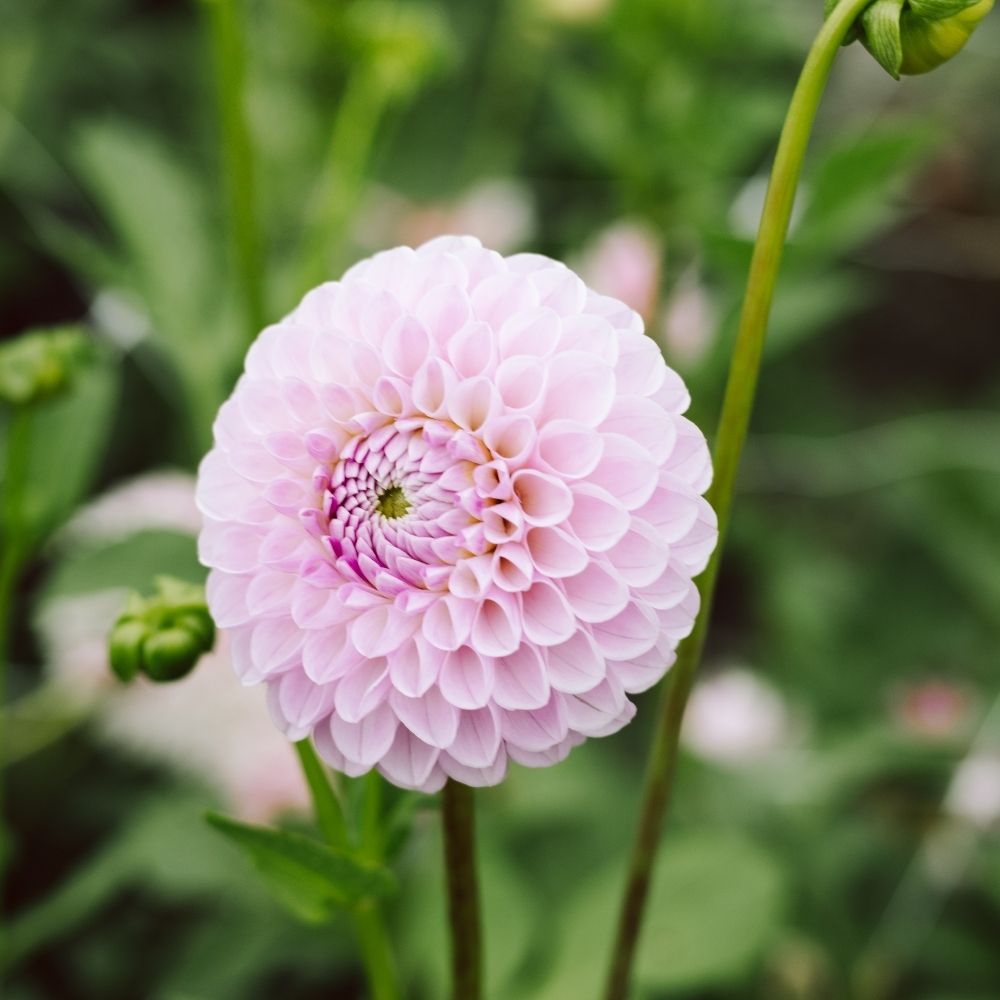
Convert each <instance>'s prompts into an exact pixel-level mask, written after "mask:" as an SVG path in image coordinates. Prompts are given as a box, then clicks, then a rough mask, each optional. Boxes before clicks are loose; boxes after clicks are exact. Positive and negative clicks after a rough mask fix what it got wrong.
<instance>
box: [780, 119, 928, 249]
mask: <svg viewBox="0 0 1000 1000" xmlns="http://www.w3.org/2000/svg"><path fill="white" fill-rule="evenodd" d="M937 138H938V134H937V131H936V129H934V128H933V127H931V126H929V125H928V124H927V123H926V122H914V123H910V124H903V125H898V124H897V125H895V126H894V127H892V128H881V129H877V130H872V131H869V132H867V133H865V134H862V135H860V136H859V135H853V136H852V135H848V136H846V137H842V138H840V139H839V140H838V141H837V143H836V144H835V145H834V146H833V148H832V149H828V150H826V151H825V152H824V153H823V154H822V155H821V157H820V158H819V159H818V161H817V163H816V165H815V166H814V167H813V169H812V171H811V173H810V174H809V175H808V176H807V178H806V180H805V185H804V191H803V194H804V196H805V197H804V199H803V200H804V201H805V210H804V211H803V214H802V219H801V222H800V224H799V226H798V227H797V229H796V231H795V233H794V237H793V238H794V241H795V242H796V243H797V244H800V245H803V246H805V245H808V246H809V247H810V248H812V249H814V250H817V251H819V252H821V253H823V254H824V255H827V256H833V255H835V254H839V253H843V252H845V251H847V250H849V249H850V248H851V247H853V246H856V245H857V244H859V243H861V242H862V241H863V240H865V239H867V238H869V237H870V236H872V235H873V234H875V233H877V232H878V231H879V230H880V229H882V228H883V227H884V226H885V225H886V224H887V223H888V222H889V221H890V220H891V219H892V217H893V215H895V214H896V213H897V212H898V207H897V206H896V205H895V204H894V197H893V196H894V195H895V194H897V193H898V191H899V188H900V186H901V184H903V183H905V181H906V180H907V179H908V178H909V177H910V176H911V175H912V174H913V173H914V172H915V171H916V170H917V169H918V167H919V166H920V164H921V163H922V162H923V160H924V158H925V157H926V156H927V155H928V154H929V153H930V152H931V150H932V149H933V146H934V144H935V141H936V139H937Z"/></svg>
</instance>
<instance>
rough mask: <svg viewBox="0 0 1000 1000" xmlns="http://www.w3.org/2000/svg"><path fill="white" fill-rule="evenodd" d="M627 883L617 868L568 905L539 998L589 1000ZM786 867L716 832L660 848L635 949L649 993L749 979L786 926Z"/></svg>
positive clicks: (678, 837) (679, 837)
mask: <svg viewBox="0 0 1000 1000" xmlns="http://www.w3.org/2000/svg"><path fill="white" fill-rule="evenodd" d="M623 885H624V879H623V877H622V874H621V872H620V871H619V869H618V866H617V865H616V866H615V867H614V868H610V869H605V870H604V871H603V872H602V873H601V874H600V875H598V876H597V877H596V878H595V879H592V880H591V881H590V882H589V883H588V884H587V885H586V886H585V887H584V888H583V889H581V890H580V892H579V893H578V894H577V896H576V897H575V898H574V899H571V900H568V901H567V903H566V907H567V911H568V913H569V918H568V920H567V921H566V923H565V926H564V927H563V929H562V934H561V941H560V950H559V954H558V957H557V959H556V963H555V967H554V969H553V972H552V975H551V976H550V977H549V980H548V984H547V986H546V988H545V989H544V990H543V992H542V994H541V996H543V997H544V998H545V1000H569V998H571V997H582V996H592V995H593V994H594V990H595V984H596V983H601V982H602V981H603V977H604V975H605V973H606V971H607V963H608V962H609V960H610V957H611V954H610V949H611V945H612V942H613V941H614V933H613V931H614V926H615V921H616V919H617V917H618V907H619V904H620V900H621V891H622V886H623ZM786 895H787V887H786V885H785V877H784V873H783V871H782V868H781V867H780V866H779V864H778V863H777V862H776V861H775V859H774V858H772V857H771V856H770V855H769V854H767V853H766V852H765V851H763V850H762V849H761V848H760V847H758V846H757V845H756V844H754V843H752V842H751V841H749V840H745V839H743V838H740V837H738V836H735V835H729V834H722V833H717V832H712V831H703V832H697V833H693V832H691V833H684V834H674V835H672V836H670V837H668V838H667V839H666V840H664V841H663V843H662V846H661V849H660V858H659V860H658V862H657V866H656V870H655V873H654V875H653V883H652V886H651V889H650V898H649V909H648V915H647V919H646V924H645V927H644V929H643V935H642V939H641V941H640V945H639V955H638V961H637V966H636V978H637V980H638V983H639V985H640V986H641V987H642V988H643V990H645V991H660V990H667V989H670V990H679V989H695V988H699V989H705V988H708V987H713V986H720V985H725V984H727V983H731V982H733V981H734V980H738V979H739V978H741V977H743V976H745V975H747V974H748V973H749V972H750V971H751V970H752V968H753V966H754V964H755V963H756V962H758V961H759V960H760V958H761V956H762V955H763V954H764V951H765V949H766V948H767V947H768V945H769V944H770V943H771V941H772V940H773V938H774V936H775V934H776V933H777V932H778V930H779V929H780V927H781V924H782V921H783V919H784V911H785V904H786Z"/></svg>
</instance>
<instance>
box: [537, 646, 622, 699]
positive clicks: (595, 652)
mask: <svg viewBox="0 0 1000 1000" xmlns="http://www.w3.org/2000/svg"><path fill="white" fill-rule="evenodd" d="M545 654H546V659H547V661H548V667H549V682H550V683H551V684H552V686H553V687H554V688H555V689H556V690H557V691H562V692H563V693H564V694H579V693H580V692H581V691H589V690H590V689H591V688H593V687H594V686H595V685H597V684H599V683H600V682H601V681H602V680H604V676H605V673H606V670H607V668H606V665H605V662H604V657H603V656H602V655H601V651H600V650H599V649H598V648H597V644H596V643H595V642H594V640H593V639H592V638H591V637H590V636H589V635H588V634H587V633H586V632H577V633H576V634H574V635H573V636H571V637H570V638H569V639H567V640H566V642H561V643H560V644H559V645H558V646H550V647H549V648H548V649H547V650H546V651H545Z"/></svg>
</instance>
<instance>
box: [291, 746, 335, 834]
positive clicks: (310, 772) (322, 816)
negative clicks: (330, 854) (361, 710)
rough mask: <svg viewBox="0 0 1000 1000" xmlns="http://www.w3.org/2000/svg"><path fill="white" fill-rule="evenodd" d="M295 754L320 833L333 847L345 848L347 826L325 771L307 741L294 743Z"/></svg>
mask: <svg viewBox="0 0 1000 1000" xmlns="http://www.w3.org/2000/svg"><path fill="white" fill-rule="evenodd" d="M295 752H296V753H297V754H298V755H299V763H300V764H301V765H302V773H303V774H304V775H305V779H306V783H307V784H308V785H309V794H310V795H311V796H312V802H313V809H314V810H315V812H316V823H317V825H318V826H319V828H320V831H321V832H322V834H323V836H324V837H326V839H327V840H328V841H329V842H330V843H331V844H332V845H333V846H334V847H346V846H347V824H346V823H345V822H344V811H343V809H342V808H341V806H340V800H339V799H338V798H337V795H336V793H335V792H334V790H333V786H332V785H331V784H330V779H329V777H328V776H327V773H326V769H325V768H324V767H323V764H322V763H321V762H320V759H319V758H318V757H317V756H316V751H315V750H314V749H313V745H312V743H311V742H310V741H309V740H300V741H299V742H298V743H296V744H295Z"/></svg>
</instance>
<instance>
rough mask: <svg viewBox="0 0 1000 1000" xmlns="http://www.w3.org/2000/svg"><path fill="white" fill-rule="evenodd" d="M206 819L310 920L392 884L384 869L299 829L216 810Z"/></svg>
mask: <svg viewBox="0 0 1000 1000" xmlns="http://www.w3.org/2000/svg"><path fill="white" fill-rule="evenodd" d="M206 818H207V820H208V822H209V823H210V824H211V825H212V826H213V827H214V828H215V829H216V830H218V831H219V832H220V833H222V834H223V835H225V836H226V837H228V838H229V839H230V840H231V841H232V842H233V843H234V844H236V845H237V846H238V847H239V848H240V849H241V850H243V851H244V852H245V853H246V855H247V856H248V857H249V858H250V860H251V861H252V862H253V863H254V865H255V867H256V868H257V869H258V870H259V871H260V873H261V875H262V876H263V877H264V880H265V881H266V882H267V883H268V885H269V886H270V888H271V889H272V891H273V892H274V893H275V895H276V896H277V897H278V898H279V899H280V900H281V902H283V903H284V904H285V905H286V906H287V907H288V908H289V909H291V910H292V912H293V913H295V915H296V916H298V917H299V918H300V919H302V920H305V921H307V922H309V923H322V922H324V921H326V920H329V919H330V918H331V917H332V916H333V915H334V913H335V912H336V911H337V910H338V909H342V908H344V907H347V906H350V905H351V904H353V903H356V902H357V901H358V900H360V899H362V898H363V897H365V896H384V895H386V894H388V893H390V892H392V891H393V889H394V888H395V885H396V880H395V877H394V876H393V875H392V873H391V872H390V871H389V870H388V869H386V868H383V867H381V866H380V865H376V864H374V863H372V862H370V861H368V860H365V859H362V858H359V857H357V856H355V855H353V854H348V853H347V852H345V851H338V850H335V849H334V848H332V847H328V846H327V845H326V844H321V843H320V842H319V841H316V840H313V839H311V838H310V837H305V836H303V835H302V834H299V833H291V832H289V831H287V830H278V829H274V828H271V827H264V826H251V825H250V824H247V823H240V822H239V821H237V820H234V819H230V818H229V817H228V816H222V815H220V814H219V813H209V814H208V815H207V817H206Z"/></svg>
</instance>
